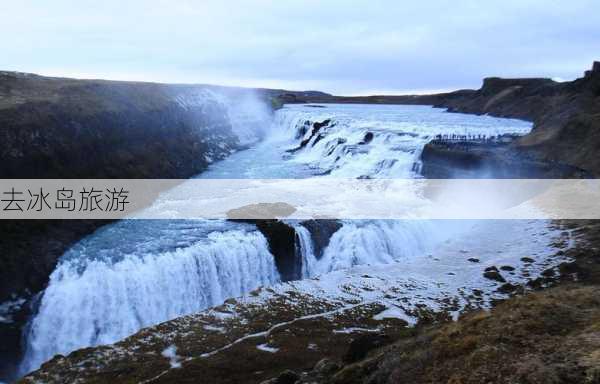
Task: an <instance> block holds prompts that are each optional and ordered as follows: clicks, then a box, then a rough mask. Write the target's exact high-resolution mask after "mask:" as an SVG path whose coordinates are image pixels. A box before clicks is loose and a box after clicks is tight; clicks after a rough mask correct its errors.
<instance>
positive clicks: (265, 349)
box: [256, 344, 279, 353]
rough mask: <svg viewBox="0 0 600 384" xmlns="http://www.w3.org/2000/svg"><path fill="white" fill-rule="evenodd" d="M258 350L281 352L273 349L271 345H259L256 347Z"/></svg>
mask: <svg viewBox="0 0 600 384" xmlns="http://www.w3.org/2000/svg"><path fill="white" fill-rule="evenodd" d="M256 348H257V349H260V350H261V351H265V352H270V353H277V352H278V351H279V348H275V347H271V346H269V344H259V345H257V346H256Z"/></svg>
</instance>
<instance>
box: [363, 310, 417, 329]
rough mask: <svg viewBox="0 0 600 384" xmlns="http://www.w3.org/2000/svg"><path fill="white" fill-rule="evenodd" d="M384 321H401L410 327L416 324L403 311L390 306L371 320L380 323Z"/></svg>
mask: <svg viewBox="0 0 600 384" xmlns="http://www.w3.org/2000/svg"><path fill="white" fill-rule="evenodd" d="M384 319H401V320H404V321H406V322H407V323H408V324H410V325H414V324H416V321H415V319H414V318H413V317H411V316H408V315H407V314H406V312H404V310H403V309H401V308H398V307H396V306H390V307H388V308H386V309H385V310H383V311H381V312H379V313H378V314H376V315H375V316H373V320H377V321H381V320H384Z"/></svg>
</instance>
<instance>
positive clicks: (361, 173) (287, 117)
mask: <svg viewBox="0 0 600 384" xmlns="http://www.w3.org/2000/svg"><path fill="white" fill-rule="evenodd" d="M192 96H193V95H192ZM192 96H189V97H187V98H185V99H181V100H180V102H181V103H184V104H185V105H195V103H200V102H202V100H204V99H203V97H204V96H203V95H200V96H202V97H200V96H198V97H197V99H198V100H196V98H194V97H192ZM253 108H254V104H253V102H251V101H250V102H248V104H247V105H246V108H243V109H242V110H241V111H239V113H237V112H236V113H234V112H232V111H229V114H230V119H231V120H232V124H233V128H234V129H235V131H236V132H237V133H238V135H239V136H240V140H242V141H245V140H247V141H248V142H251V141H252V140H253V139H254V138H255V137H257V136H256V135H255V133H257V132H258V133H259V134H262V133H265V134H268V135H269V137H267V140H266V141H265V142H263V143H262V144H261V145H257V146H256V147H254V148H253V149H250V150H247V151H241V152H238V153H236V154H233V155H231V156H230V157H229V158H228V159H226V160H224V161H221V162H217V163H215V164H213V166H212V167H211V169H210V170H209V171H208V172H207V173H205V174H204V175H202V177H211V178H236V177H260V178H268V177H277V178H294V177H314V176H317V175H326V176H323V177H353V178H355V177H370V178H398V177H401V178H410V177H417V176H418V175H417V174H416V173H415V170H414V169H413V165H414V164H415V163H416V162H418V157H419V153H420V151H421V150H422V148H423V146H424V145H425V143H426V142H427V141H428V140H430V139H431V138H432V137H434V135H435V134H446V133H455V132H460V133H462V134H464V133H465V132H467V133H478V132H485V133H487V134H500V133H506V132H516V133H520V132H523V133H524V132H526V131H529V129H531V125H530V124H529V123H525V122H519V121H514V120H505V119H495V118H492V117H486V116H465V115H460V114H444V113H443V112H442V111H440V110H435V109H432V108H428V107H414V106H410V107H397V106H370V107H365V106H328V107H326V108H307V107H303V106H286V107H284V108H283V109H282V110H280V111H278V112H277V113H276V114H275V116H274V119H273V122H272V124H271V127H270V128H269V129H266V128H265V127H264V124H262V123H261V121H262V120H261V119H258V120H256V121H255V123H252V124H250V123H249V121H251V120H249V119H248V117H247V116H248V115H251V116H253V110H254V109H253ZM326 121H327V123H325V122H326ZM317 122H318V123H319V125H322V126H321V127H320V128H319V129H318V132H316V134H313V132H312V131H313V128H314V127H315V123H317ZM258 128H261V129H258ZM261 130H263V131H261ZM319 135H320V136H319ZM304 141H306V144H305V145H304V146H303V147H299V146H301V143H302V142H304ZM407 193H411V192H410V191H407ZM420 199H422V197H421V196H414V199H413V200H414V201H416V203H417V204H418V202H419V201H420ZM342 224H343V225H342V226H341V228H339V229H337V228H336V229H337V230H336V231H335V233H333V235H332V236H331V237H330V238H329V243H328V245H327V246H326V247H325V248H323V247H324V244H322V242H319V243H318V244H319V246H318V247H316V246H315V244H314V242H313V238H312V237H311V232H310V231H309V230H308V229H307V228H306V227H304V226H303V225H302V224H301V223H289V225H292V226H293V227H294V228H295V231H296V244H295V251H296V257H297V259H298V260H300V261H301V264H302V265H301V273H300V276H301V277H302V278H309V277H314V276H317V275H322V274H325V273H327V272H330V271H334V270H340V269H346V268H350V267H352V266H355V265H361V264H363V265H364V264H386V263H398V262H400V263H401V262H402V261H403V260H407V259H410V258H411V257H413V256H416V255H423V254H426V253H429V252H431V251H433V249H434V248H435V247H436V246H438V245H439V244H440V243H442V242H443V241H445V240H447V239H449V238H451V237H453V236H455V235H457V234H458V233H461V232H462V231H465V230H466V228H468V227H470V226H472V224H473V223H471V222H465V221H452V220H447V221H444V220H436V221H421V220H401V221H386V220H379V221H372V220H362V221H358V220H344V221H342ZM316 249H318V251H319V252H318V254H319V255H318V257H317V255H316V253H317V252H316V251H315V250H316ZM279 281H280V276H279V273H278V271H277V270H276V266H275V261H274V258H273V255H271V253H270V252H269V246H268V244H267V241H266V239H265V238H264V237H263V235H262V234H260V233H259V232H258V231H257V229H256V227H255V226H253V225H250V224H241V223H233V222H217V223H215V222H213V221H210V222H209V221H204V222H192V223H190V222H186V221H169V220H156V221H152V220H149V221H144V220H139V221H136V220H125V221H121V222H118V223H114V224H111V225H109V226H107V227H105V228H104V229H103V230H100V231H97V232H96V233H94V234H93V235H91V236H90V237H89V238H87V239H84V240H82V241H80V242H79V243H78V244H77V245H76V246H74V247H72V249H70V250H69V251H68V252H67V253H66V254H65V255H63V257H62V258H61V261H60V263H59V265H58V266H57V268H56V270H55V271H54V272H53V273H52V275H51V276H50V282H49V284H48V287H47V288H46V290H45V292H44V294H43V296H42V298H41V302H40V305H39V309H38V312H37V314H36V315H35V317H34V318H33V319H31V321H30V323H29V326H28V330H27V332H26V334H25V340H26V349H25V358H24V360H23V362H22V364H21V373H26V372H28V371H30V370H32V369H35V368H37V367H38V366H39V365H40V364H41V363H43V362H44V361H45V360H47V359H49V358H51V357H52V356H53V355H54V354H56V353H62V354H65V353H68V352H70V351H73V350H75V349H77V348H82V347H87V346H94V345H98V344H106V343H113V342H115V341H117V340H119V339H121V338H123V337H126V336H128V335H130V334H132V333H134V332H136V331H138V330H139V329H141V328H143V327H146V326H149V325H153V324H157V323H160V322H162V321H166V320H169V319H172V318H175V317H178V316H181V315H185V314H189V313H193V312H197V311H199V310H202V309H204V308H208V307H211V306H214V305H218V304H220V303H222V302H223V301H224V300H225V299H227V298H230V297H236V296H240V295H243V294H244V293H247V292H249V291H251V290H253V289H255V288H257V287H259V286H263V285H272V284H276V283H277V282H279Z"/></svg>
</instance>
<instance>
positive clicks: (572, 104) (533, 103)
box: [435, 62, 600, 177]
mask: <svg viewBox="0 0 600 384" xmlns="http://www.w3.org/2000/svg"><path fill="white" fill-rule="evenodd" d="M599 67H600V65H599V64H598V62H595V63H594V64H593V69H592V70H590V71H587V72H586V75H585V76H584V77H583V78H580V79H577V80H574V81H571V82H564V83H558V82H555V81H552V80H550V79H500V78H487V79H485V80H484V82H483V86H482V87H481V89H479V90H477V91H474V92H470V93H464V92H460V93H456V92H455V93H450V94H446V95H445V96H443V97H442V100H441V101H440V102H439V103H437V104H435V105H436V106H438V107H444V108H448V110H449V111H451V112H462V113H474V114H489V115H492V116H498V117H510V118H518V119H524V120H529V121H532V122H533V130H532V131H531V133H529V134H528V135H525V136H523V137H522V138H519V139H518V140H515V141H514V142H513V143H511V144H510V145H508V146H505V149H504V153H501V154H500V155H498V152H497V151H490V154H489V155H488V154H483V157H487V158H493V157H494V156H496V157H498V156H500V157H502V158H503V159H504V161H505V160H506V159H510V158H511V157H512V158H513V159H515V160H516V162H517V163H524V164H525V166H526V167H528V166H529V165H532V167H533V168H539V167H540V166H541V167H542V168H544V167H546V168H550V169H555V170H556V169H558V168H562V169H563V170H566V173H567V175H566V177H579V176H571V175H569V173H571V172H574V173H575V174H577V173H581V174H584V175H590V176H594V177H598V176H599V175H600V157H599V156H597V151H598V148H600V69H599ZM536 163H537V164H536ZM543 173H545V172H544V171H543V170H542V175H543ZM559 173H560V172H559ZM556 176H557V175H550V177H556ZM529 177H531V176H529ZM557 177H565V176H560V175H559V176H557Z"/></svg>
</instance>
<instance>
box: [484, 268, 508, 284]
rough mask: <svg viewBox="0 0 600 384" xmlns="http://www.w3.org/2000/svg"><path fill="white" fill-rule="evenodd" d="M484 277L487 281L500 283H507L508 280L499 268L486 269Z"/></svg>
mask: <svg viewBox="0 0 600 384" xmlns="http://www.w3.org/2000/svg"><path fill="white" fill-rule="evenodd" d="M483 277H485V278H486V279H490V280H495V281H498V282H500V283H505V282H506V280H505V279H504V277H503V276H502V274H500V271H498V268H496V267H488V268H486V269H485V271H484V272H483Z"/></svg>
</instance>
